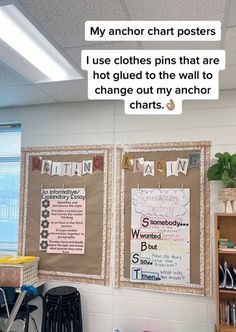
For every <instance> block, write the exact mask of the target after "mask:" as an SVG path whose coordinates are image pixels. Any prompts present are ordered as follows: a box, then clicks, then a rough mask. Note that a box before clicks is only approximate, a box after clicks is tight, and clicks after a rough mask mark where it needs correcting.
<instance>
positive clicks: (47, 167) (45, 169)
mask: <svg viewBox="0 0 236 332" xmlns="http://www.w3.org/2000/svg"><path fill="white" fill-rule="evenodd" d="M51 168H52V161H51V160H43V161H42V169H41V174H51Z"/></svg>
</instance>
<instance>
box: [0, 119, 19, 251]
mask: <svg viewBox="0 0 236 332" xmlns="http://www.w3.org/2000/svg"><path fill="white" fill-rule="evenodd" d="M20 148H21V127H20V125H18V124H12V125H0V254H16V252H17V245H18V221H19V193H20Z"/></svg>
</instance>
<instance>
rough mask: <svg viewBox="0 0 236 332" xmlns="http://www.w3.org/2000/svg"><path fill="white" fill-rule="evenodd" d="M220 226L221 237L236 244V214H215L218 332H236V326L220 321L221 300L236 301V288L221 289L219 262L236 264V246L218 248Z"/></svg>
mask: <svg viewBox="0 0 236 332" xmlns="http://www.w3.org/2000/svg"><path fill="white" fill-rule="evenodd" d="M218 227H219V232H220V238H225V239H228V240H229V241H231V242H233V243H234V245H235V246H236V214H231V213H230V214H229V213H217V214H215V257H216V260H215V261H216V264H215V281H216V287H217V293H216V317H217V324H216V326H217V332H230V331H232V332H236V326H232V325H228V324H222V323H221V322H220V316H219V308H220V302H221V301H223V302H224V301H225V302H230V301H236V290H234V289H219V288H218V285H219V263H223V262H224V261H227V263H228V265H229V264H233V265H236V247H235V248H218V234H219V233H218Z"/></svg>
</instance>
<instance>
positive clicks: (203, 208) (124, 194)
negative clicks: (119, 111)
mask: <svg viewBox="0 0 236 332" xmlns="http://www.w3.org/2000/svg"><path fill="white" fill-rule="evenodd" d="M210 145H211V144H210V142H206V141H203V142H184V143H163V144H134V145H119V146H117V152H116V161H117V182H116V188H117V190H116V193H117V197H116V201H117V213H116V218H117V228H116V281H115V285H116V287H125V288H137V289H145V290H155V291H163V292H173V293H183V294H193V295H201V296H209V295H210V294H211V287H210V285H211V276H210V207H209V183H208V180H207V178H206V170H207V169H208V167H209V161H210ZM196 152H197V153H199V154H200V166H199V168H198V169H195V170H190V171H188V173H187V175H184V176H170V177H164V176H162V175H158V174H156V173H155V176H145V177H144V176H143V175H142V174H141V173H133V172H132V171H130V170H127V169H122V160H123V157H124V156H126V155H129V156H130V157H131V158H141V157H144V160H167V161H168V160H169V161H171V160H175V159H176V158H178V157H180V158H186V157H188V155H189V153H196ZM139 186H140V188H158V187H160V186H161V187H162V188H181V186H182V187H184V188H190V193H191V194H190V220H191V222H190V225H191V226H190V258H191V259H190V283H189V284H186V285H181V286H179V285H178V286H176V285H161V284H158V283H157V282H156V283H155V282H152V283H138V282H131V281H130V271H129V267H130V232H131V216H130V213H131V212H130V211H131V189H132V188H138V187H139Z"/></svg>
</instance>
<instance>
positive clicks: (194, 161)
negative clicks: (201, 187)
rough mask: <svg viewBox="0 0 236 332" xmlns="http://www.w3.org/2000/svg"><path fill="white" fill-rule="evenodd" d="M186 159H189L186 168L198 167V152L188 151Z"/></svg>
mask: <svg viewBox="0 0 236 332" xmlns="http://www.w3.org/2000/svg"><path fill="white" fill-rule="evenodd" d="M188 159H189V165H188V168H199V165H200V153H190V154H189V157H188Z"/></svg>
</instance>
